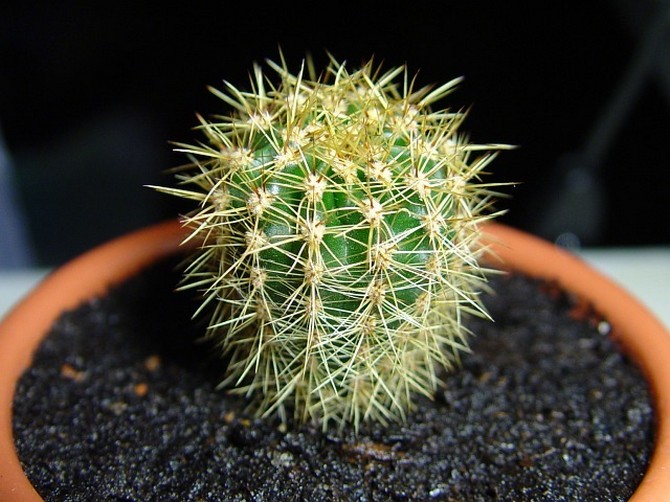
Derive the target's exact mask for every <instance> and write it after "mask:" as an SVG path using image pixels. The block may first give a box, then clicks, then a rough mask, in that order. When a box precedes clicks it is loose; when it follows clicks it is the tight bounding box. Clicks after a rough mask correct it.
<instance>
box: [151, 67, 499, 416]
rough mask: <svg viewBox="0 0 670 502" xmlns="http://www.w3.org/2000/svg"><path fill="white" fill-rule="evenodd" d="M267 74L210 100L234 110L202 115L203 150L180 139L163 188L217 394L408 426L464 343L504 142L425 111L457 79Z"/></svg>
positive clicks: (455, 115)
mask: <svg viewBox="0 0 670 502" xmlns="http://www.w3.org/2000/svg"><path fill="white" fill-rule="evenodd" d="M268 65H269V67H270V68H271V69H272V70H273V71H274V72H276V74H277V76H278V79H277V80H278V82H277V83H276V84H273V83H272V80H271V79H270V78H268V77H266V75H265V74H264V73H263V71H262V70H261V68H260V67H259V66H255V68H254V74H253V77H252V79H251V91H248V92H247V91H241V90H239V89H238V88H236V87H234V86H233V85H231V84H226V89H225V92H222V91H219V90H215V89H212V92H213V93H214V94H215V95H216V96H218V97H220V98H221V99H222V100H223V101H224V102H225V103H226V104H227V106H228V108H230V109H231V113H230V114H229V115H224V116H216V117H214V118H213V119H205V118H202V117H200V126H199V129H200V130H201V131H202V133H204V136H205V137H206V141H204V142H202V143H201V144H199V145H188V144H178V145H177V149H178V151H181V152H184V153H185V154H187V155H188V156H189V158H190V160H191V162H190V163H189V164H188V165H186V166H183V167H181V168H178V169H177V170H176V172H177V178H178V180H179V184H180V186H179V187H176V188H160V187H159V189H160V190H162V191H164V192H167V193H170V194H172V195H177V196H180V197H185V198H188V199H191V200H194V201H196V202H197V204H198V206H197V208H196V209H195V210H194V211H193V212H192V213H190V214H189V215H187V216H185V217H184V221H185V224H186V225H188V226H189V227H190V228H191V229H192V233H191V236H190V238H191V239H198V240H199V241H200V242H201V243H202V244H201V245H200V246H199V247H198V249H197V251H196V252H195V254H194V256H193V259H192V261H191V262H190V264H189V266H188V268H187V269H186V272H185V287H191V288H197V289H199V290H201V291H202V293H203V302H202V308H201V309H200V310H199V313H200V312H203V311H208V312H210V315H211V316H212V319H211V323H210V326H209V336H211V337H214V338H215V339H216V340H217V341H218V342H219V343H220V346H221V348H222V352H223V355H224V359H223V360H225V361H226V378H225V380H224V382H223V385H224V386H225V387H227V388H228V389H231V390H232V391H234V392H239V393H243V394H245V395H248V396H249V397H250V398H251V399H250V402H251V403H253V404H254V405H255V407H256V410H257V412H258V413H259V414H266V415H267V414H271V413H278V414H279V415H280V416H281V417H282V419H284V420H285V419H286V418H287V414H288V413H292V414H293V415H294V417H295V419H296V420H298V421H307V420H312V421H315V422H316V423H318V424H321V425H322V426H323V427H324V428H326V427H327V426H328V425H329V424H337V425H338V426H340V427H341V426H343V425H345V424H347V423H351V424H353V425H354V427H356V428H357V427H358V426H359V424H360V422H361V421H362V420H368V419H372V420H377V421H380V422H382V423H386V422H388V421H389V420H404V419H405V418H406V416H407V412H408V411H409V410H410V409H411V407H412V399H413V396H415V395H417V394H423V395H426V396H431V395H433V394H434V392H435V390H436V388H437V386H438V385H439V383H440V381H439V375H440V374H442V372H443V371H444V369H447V370H448V369H451V368H452V367H454V366H455V365H456V364H457V363H458V357H459V353H460V351H462V350H466V349H467V335H468V333H467V330H466V329H465V328H464V326H463V314H465V313H474V314H478V315H486V314H485V312H484V310H483V308H482V306H481V304H480V302H479V300H478V291H479V289H480V288H481V286H482V285H483V284H484V282H485V271H484V270H482V268H481V267H480V265H479V264H478V258H479V255H480V254H481V252H482V249H481V248H480V246H479V245H478V236H479V224H480V223H481V222H482V221H483V220H485V219H487V218H491V217H493V216H494V214H492V212H491V211H490V210H489V208H490V205H491V201H492V198H493V196H494V195H495V194H494V193H493V192H492V190H491V188H492V186H493V185H491V184H485V183H482V182H481V175H482V174H483V169H484V168H485V167H486V166H487V165H488V164H489V162H490V160H491V159H492V158H493V157H494V155H495V151H497V150H499V149H501V148H504V147H505V146H504V145H475V144H471V143H469V142H468V141H467V139H466V138H465V137H464V136H463V135H462V134H460V133H459V126H460V125H461V123H462V121H463V118H464V114H463V113H462V112H452V111H449V110H440V111H433V110H432V109H431V105H432V104H433V103H434V102H436V101H437V100H439V99H441V98H443V97H444V96H445V95H447V94H448V93H449V92H450V91H451V90H452V89H453V88H454V87H455V86H456V84H457V83H458V81H459V80H458V79H456V80H453V81H451V82H448V83H447V84H445V85H442V86H440V87H436V88H428V87H426V88H421V89H414V82H413V80H411V79H409V78H408V74H407V70H406V69H405V68H404V67H400V68H395V69H393V70H391V71H388V72H385V73H382V72H381V70H380V69H379V68H376V67H375V66H373V64H372V61H370V62H368V63H367V64H365V65H363V66H362V67H361V68H360V69H357V70H356V71H354V72H349V71H348V70H347V69H346V67H345V64H340V63H338V62H336V61H334V60H331V63H330V65H329V67H328V68H327V69H326V71H325V72H324V73H323V74H322V75H321V76H320V77H317V76H316V75H315V72H314V69H313V68H312V67H311V65H307V68H305V65H303V68H302V69H301V70H300V71H299V72H298V73H297V74H292V73H290V72H289V71H288V70H287V66H286V64H285V63H282V64H281V65H279V64H275V63H273V62H268Z"/></svg>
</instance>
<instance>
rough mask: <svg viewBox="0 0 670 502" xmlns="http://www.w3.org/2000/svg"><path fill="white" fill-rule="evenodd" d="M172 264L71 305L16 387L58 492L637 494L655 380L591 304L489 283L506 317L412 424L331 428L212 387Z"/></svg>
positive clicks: (264, 496) (473, 497)
mask: <svg viewBox="0 0 670 502" xmlns="http://www.w3.org/2000/svg"><path fill="white" fill-rule="evenodd" d="M172 269H173V264H172V263H168V264H161V265H160V266H157V267H154V268H152V269H150V271H148V272H146V273H144V274H142V275H140V276H138V277H136V278H134V279H133V280H131V281H129V282H127V283H125V284H123V285H121V286H119V287H116V288H114V289H113V291H112V294H110V295H108V296H106V297H104V298H102V299H99V300H95V301H92V302H90V303H87V304H85V305H83V306H82V307H80V308H79V309H77V310H75V311H73V312H69V313H67V314H65V315H63V316H62V318H61V319H60V320H59V321H58V322H57V323H56V324H55V326H54V328H53V331H52V333H51V334H50V335H49V336H48V337H47V338H46V340H45V342H44V343H43V344H42V346H41V348H40V349H39V352H38V354H37V355H36V358H35V362H34V365H33V367H32V368H31V369H30V370H28V371H27V372H26V373H25V375H24V376H23V378H22V379H21V381H20V383H19V386H18V389H17V395H16V398H15V414H14V433H15V437H16V443H17V448H18V452H19V457H20V459H21V462H22V463H23V465H24V467H25V470H26V472H27V474H28V477H29V478H30V480H31V481H32V483H33V484H34V485H35V486H36V487H37V490H38V491H39V492H40V493H41V494H42V496H43V497H44V498H45V499H47V500H59V501H62V500H85V501H90V500H137V501H140V500H142V501H144V500H165V501H167V500H179V501H191V500H192V501H196V500H197V501H200V500H207V501H217V500H227V501H228V500H233V501H235V500H239V501H241V500H248V501H252V500H254V501H255V500H259V501H263V500H267V501H280V500H309V501H319V500H337V501H341V500H371V501H376V500H468V501H478V500H515V501H523V500H591V501H593V500H608V501H610V500H626V499H628V498H629V497H630V495H631V494H632V492H633V491H634V489H635V487H636V486H637V485H638V483H639V481H640V479H641V477H642V474H643V472H644V469H645V466H646V465H647V462H648V459H649V457H650V454H651V451H652V447H653V410H652V405H651V399H650V395H649V392H648V390H647V387H646V384H645V382H644V380H643V379H642V378H641V376H640V374H639V373H638V371H637V370H636V369H635V368H634V367H633V366H632V365H631V364H630V363H629V362H628V360H627V359H626V358H625V357H624V356H622V355H621V354H620V353H619V352H618V351H617V348H616V346H615V344H614V343H613V342H612V341H611V340H610V338H609V337H608V336H607V335H606V334H605V333H606V332H607V331H608V329H607V328H608V325H607V323H606V322H605V321H603V320H601V319H599V318H598V317H597V316H596V315H595V314H594V313H593V312H591V311H590V309H589V308H588V306H584V305H580V304H576V303H574V302H572V301H571V300H570V299H569V298H567V297H566V296H565V295H563V294H562V293H561V292H560V291H559V290H558V289H557V288H555V287H552V286H551V285H549V284H545V283H537V282H535V281H532V280H529V279H527V278H525V277H522V276H511V277H499V278H495V279H494V280H493V281H492V284H493V286H494V287H495V289H496V291H497V294H496V295H491V296H487V297H486V304H487V306H488V308H489V311H490V313H491V314H492V316H493V317H494V318H495V320H496V321H495V323H490V322H487V321H481V320H478V319H473V320H471V321H470V322H469V325H470V327H471V329H472V330H473V331H474V332H475V333H476V336H475V337H474V338H473V339H472V344H471V345H472V349H473V352H472V354H465V355H464V356H463V368H462V369H461V370H460V371H458V372H456V373H453V374H451V375H449V376H448V377H447V385H446V387H445V389H444V390H443V391H441V392H440V393H439V394H438V395H437V396H436V399H435V400H434V401H429V400H419V401H418V408H417V410H416V411H415V412H413V413H412V414H411V415H410V417H409V421H408V423H407V424H405V425H391V426H388V427H386V428H384V427H381V426H371V425H365V426H363V428H362V430H361V431H360V433H359V435H358V436H354V434H353V433H352V432H350V431H348V432H347V431H345V432H344V433H337V432H332V433H322V432H321V431H320V430H318V429H316V428H312V427H310V426H300V427H298V426H293V425H290V424H289V426H288V427H284V426H281V425H280V423H279V422H278V421H276V420H259V419H254V418H253V417H252V416H249V415H247V414H245V412H244V404H245V403H244V402H243V401H242V400H240V399H239V398H234V397H230V396H227V395H226V394H225V392H224V391H222V390H217V389H216V384H217V381H218V380H217V379H218V375H217V372H216V370H213V369H212V368H214V367H215V365H213V364H212V358H211V357H210V356H207V355H206V354H207V353H208V352H206V347H205V346H204V345H203V344H198V345H196V350H193V345H194V343H193V340H194V339H195V338H197V337H198V334H199V333H200V332H201V329H202V326H201V325H198V324H197V323H195V324H194V323H192V322H191V321H190V315H191V313H192V312H193V309H194V306H193V304H192V302H191V301H190V299H189V298H188V297H186V296H184V294H183V293H179V294H176V293H173V289H174V286H175V284H176V281H177V280H178V276H177V274H176V273H174V272H173V271H172Z"/></svg>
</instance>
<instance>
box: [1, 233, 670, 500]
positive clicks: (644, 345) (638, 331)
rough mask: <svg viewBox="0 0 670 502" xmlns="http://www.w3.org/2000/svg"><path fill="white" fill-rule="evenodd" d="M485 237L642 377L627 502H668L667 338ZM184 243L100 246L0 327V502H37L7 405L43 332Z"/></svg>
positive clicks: (650, 322)
mask: <svg viewBox="0 0 670 502" xmlns="http://www.w3.org/2000/svg"><path fill="white" fill-rule="evenodd" d="M485 234H486V235H485V240H486V242H487V243H488V244H489V245H490V246H491V253H490V254H489V257H488V260H489V262H490V263H491V264H492V266H493V267H502V268H505V269H509V270H515V271H519V272H522V273H524V274H527V275H529V276H533V277H540V278H545V279H550V280H554V281H557V282H558V283H559V284H560V285H561V286H562V287H563V288H564V289H565V290H567V291H570V292H572V293H573V294H575V295H577V296H578V297H579V298H581V299H582V300H584V301H586V302H588V303H590V304H592V305H593V307H594V308H595V310H597V311H598V312H599V313H600V314H602V315H603V317H604V318H606V319H607V320H608V321H609V322H610V324H611V326H612V336H613V337H615V338H616V340H617V341H618V342H619V343H620V344H621V346H622V347H623V350H624V351H625V352H626V353H627V354H628V355H629V356H630V357H631V359H632V360H633V361H634V362H635V363H636V364H637V365H638V366H639V368H640V369H641V370H642V372H643V374H644V375H645V376H646V378H647V381H648V383H649V385H650V388H651V391H652V395H653V398H654V411H655V416H656V444H655V448H654V452H653V455H652V458H651V462H650V465H649V467H648V470H647V472H646V473H645V476H644V479H643V480H642V482H641V483H640V485H639V487H638V489H637V490H636V491H635V493H634V494H633V497H632V499H631V500H634V501H636V502H639V501H654V502H657V501H662V500H670V333H669V332H668V331H667V330H666V329H665V328H664V327H663V325H662V324H661V323H660V321H658V320H657V319H656V318H655V317H654V316H653V315H652V314H651V313H650V312H649V311H648V310H647V309H646V308H645V307H643V306H642V305H640V303H639V302H638V301H637V300H635V299H634V298H633V297H632V296H630V295H629V294H628V293H627V292H626V291H624V290H623V289H622V288H621V287H619V286H618V285H616V284H614V283H613V282H611V281H610V280H609V279H607V278H605V277H604V276H602V275H601V274H599V273H598V272H596V271H594V270H593V269H592V268H590V267H589V266H588V265H586V264H585V263H584V262H582V261H581V260H580V259H579V258H577V257H574V256H572V255H570V254H569V253H567V252H565V251H563V250H561V249H559V248H557V247H555V246H553V245H552V244H550V243H548V242H545V241H542V240H540V239H538V238H536V237H533V236H531V235H528V234H525V233H523V232H520V231H518V230H514V229H512V228H509V227H506V226H503V225H499V224H488V225H487V226H486V227H485ZM185 236H186V232H185V230H184V229H183V228H182V227H181V226H180V224H179V223H178V222H167V223H161V224H158V225H154V226H151V227H148V228H147V229H144V230H140V231H137V232H133V233H131V234H128V235H126V236H124V237H121V238H118V239H116V240H113V241H111V242H109V243H107V244H105V245H102V246H100V247H98V248H96V249H94V250H92V251H90V252H88V253H86V254H84V255H82V256H81V257H79V258H77V259H75V260H73V261H71V262H70V263H68V264H66V265H65V266H63V267H61V268H59V269H58V270H56V271H55V272H53V273H52V274H50V275H49V276H48V277H47V278H46V279H45V280H44V281H43V282H42V283H41V284H40V285H39V286H38V287H37V288H36V289H35V290H34V291H33V292H32V293H30V294H29V295H28V296H27V297H26V298H25V299H24V300H23V301H22V302H20V303H19V304H18V305H17V306H16V307H15V308H14V309H13V310H12V311H11V312H10V313H9V314H8V315H7V317H6V318H5V319H4V320H3V321H2V323H0V368H1V371H0V501H20V502H29V501H40V500H42V499H41V498H40V496H39V494H38V493H37V492H36V491H35V489H34V488H33V486H32V485H31V484H30V482H29V481H28V479H27V478H26V476H25V474H24V473H23V470H22V469H21V465H20V463H19V460H18V457H17V455H16V451H15V447H14V438H13V435H12V400H13V397H14V390H15V386H16V381H17V380H18V378H19V377H20V375H21V373H22V372H23V371H24V370H25V369H26V368H27V367H28V366H29V365H30V362H31V358H32V354H33V352H34V351H35V349H36V348H37V346H38V344H39V343H40V341H41V339H42V338H43V337H44V336H45V335H46V333H47V332H48V330H49V328H50V326H51V324H52V323H53V322H54V321H55V320H56V318H57V317H58V316H59V315H60V313H61V312H63V311H64V310H68V309H72V308H74V307H76V306H77V305H79V304H80V303H82V302H83V301H85V300H87V299H89V298H92V297H95V296H99V295H102V294H104V293H105V291H106V290H107V288H109V287H110V286H111V285H114V284H117V283H120V282H121V281H123V280H124V279H126V278H128V277H129V276H131V275H132V274H134V273H136V272H138V271H140V270H141V269H142V268H144V267H146V266H148V265H149V264H151V263H152V262H154V261H156V260H157V259H159V258H162V257H165V256H167V255H170V254H175V253H177V252H179V244H180V242H181V241H182V240H183V238H184V237H185Z"/></svg>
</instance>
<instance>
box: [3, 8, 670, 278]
mask: <svg viewBox="0 0 670 502" xmlns="http://www.w3.org/2000/svg"><path fill="white" fill-rule="evenodd" d="M669 3H670V2H668V1H660V0H609V1H604V0H590V1H588V2H584V1H578V0H563V1H556V2H552V1H549V2H490V1H487V2H484V1H462V0H461V1H451V0H442V1H440V2H391V1H389V2H386V3H385V4H377V3H371V2H370V3H366V2H362V1H359V2H357V3H351V4H350V3H347V2H331V3H320V2H314V1H313V2H310V3H305V4H302V3H288V2H282V3H278V4H275V5H272V4H263V6H260V5H259V4H257V3H251V2H235V3H233V2H223V1H218V2H213V1H194V2H188V3H176V4H174V5H172V6H167V4H165V3H160V4H158V3H149V2H131V1H127V0H119V1H116V2H105V3H97V4H95V3H94V2H80V1H79V2H76V1H72V0H61V1H59V2H47V1H43V2H39V1H37V2H18V1H14V0H8V1H5V2H4V3H3V5H2V6H0V267H5V268H7V267H21V266H39V267H51V266H56V265H59V264H61V263H63V262H64V261H66V260H68V259H70V258H72V257H74V256H75V255H77V254H79V253H81V252H82V251H84V250H86V249H88V248H90V247H91V246H94V245H96V244H99V243H101V242H103V241H106V240H108V239H110V238H112V237H115V236H117V235H119V234H122V233H125V232H127V231H129V230H133V229H136V228H139V227H142V226H144V225H146V224H148V223H153V222H157V221H161V220H163V219H166V218H171V217H174V216H175V215H176V214H177V213H178V212H179V211H181V210H183V208H181V207H179V206H178V204H179V202H177V201H175V200H172V199H173V198H171V197H168V196H165V195H160V194H157V193H155V192H153V191H152V190H150V189H147V188H143V185H146V184H170V183H171V182H172V177H171V176H170V175H167V174H165V170H166V169H168V168H170V167H172V166H175V165H177V164H180V163H181V162H182V161H183V158H182V157H181V156H179V155H177V154H175V153H173V152H172V147H171V146H170V144H169V142H170V141H186V142H189V141H194V140H196V139H197V138H198V135H197V133H195V132H194V131H193V130H192V127H193V126H194V125H195V124H196V119H195V113H196V112H199V113H202V114H205V115H210V114H215V113H220V112H223V111H225V110H226V108H225V106H224V105H223V103H222V102H220V101H218V100H217V99H216V98H215V97H214V96H212V95H211V94H210V93H209V92H208V91H207V89H206V87H207V86H208V85H212V86H215V87H221V83H222V81H223V80H228V81H231V82H232V83H234V84H235V85H237V86H242V87H245V86H246V84H247V82H248V73H249V70H250V69H251V65H252V63H253V62H254V61H258V62H262V61H263V60H264V59H266V58H270V59H275V60H276V59H277V56H278V48H279V47H281V49H282V51H283V52H284V54H285V56H286V58H287V60H288V62H289V64H290V66H291V67H292V68H293V69H295V70H297V69H298V68H299V64H300V61H301V59H302V57H303V56H304V55H305V54H306V53H307V52H309V53H311V54H312V55H313V57H314V59H315V61H316V62H317V63H325V61H326V60H327V57H326V53H325V51H326V50H327V51H330V52H331V53H332V54H333V55H334V56H335V57H336V58H337V59H338V60H344V59H346V60H347V61H348V62H349V64H350V65H351V66H352V67H355V66H357V65H358V64H359V63H360V62H362V61H364V60H366V59H368V58H369V57H370V56H375V58H376V60H377V61H379V62H382V61H383V62H384V65H385V66H387V67H391V66H396V65H401V64H405V63H406V64H407V65H408V67H409V70H410V73H416V72H418V82H419V84H422V85H427V84H439V83H443V82H445V81H447V80H449V79H452V78H454V77H457V76H461V75H462V76H464V77H465V80H464V82H463V84H461V87H460V89H459V91H458V92H456V93H455V94H453V95H452V96H451V100H450V101H449V103H446V102H445V103H440V104H441V105H443V106H446V105H449V106H450V107H452V108H458V107H471V111H470V114H469V118H468V119H467V120H466V122H465V125H464V131H468V132H469V133H470V137H471V139H472V140H473V141H475V142H496V143H509V144H514V145H519V148H518V149H516V150H514V151H510V152H504V153H503V154H502V155H501V156H500V157H499V158H498V159H497V160H496V161H495V162H494V164H493V174H492V175H491V176H490V177H489V181H501V182H504V181H515V182H519V183H518V184H517V185H515V186H514V187H508V188H506V189H505V191H506V192H507V193H508V194H509V195H510V198H509V199H508V200H504V201H502V202H501V203H500V204H499V206H500V207H507V208H508V209H509V212H508V213H507V214H506V215H505V216H504V217H502V218H501V221H503V222H505V223H507V224H510V225H513V226H515V227H518V228H521V229H523V230H527V231H529V232H532V233H535V234H537V235H540V236H542V237H545V238H547V239H549V240H552V241H556V242H558V243H560V244H561V245H564V246H566V247H576V248H579V247H584V246H588V247H599V246H655V245H667V244H669V243H670V210H669V209H668V200H669V198H670V162H669V161H668V158H667V157H668V155H667V149H668V146H669V144H670V13H669V9H668V4H669Z"/></svg>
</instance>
